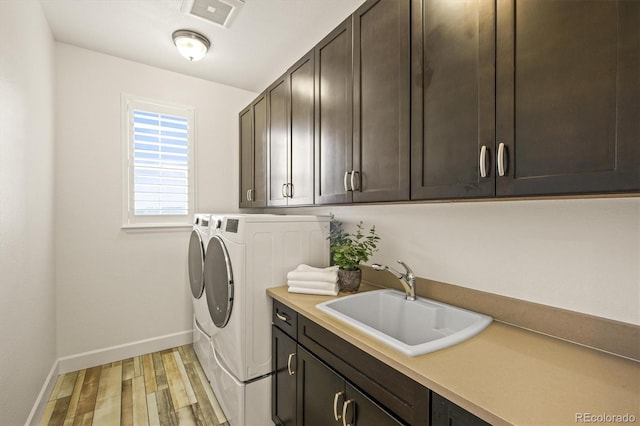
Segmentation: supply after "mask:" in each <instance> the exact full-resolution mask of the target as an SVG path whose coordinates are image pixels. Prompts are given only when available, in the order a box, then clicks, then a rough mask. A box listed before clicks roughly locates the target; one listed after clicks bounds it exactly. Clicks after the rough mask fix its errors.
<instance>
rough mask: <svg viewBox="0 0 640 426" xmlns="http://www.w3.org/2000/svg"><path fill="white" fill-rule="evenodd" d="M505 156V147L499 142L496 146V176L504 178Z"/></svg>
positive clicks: (505, 170)
mask: <svg viewBox="0 0 640 426" xmlns="http://www.w3.org/2000/svg"><path fill="white" fill-rule="evenodd" d="M506 154H507V147H506V146H505V144H504V143H502V142H500V145H498V161H497V163H498V176H504V175H505V174H507V163H506Z"/></svg>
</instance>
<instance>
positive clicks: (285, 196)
mask: <svg viewBox="0 0 640 426" xmlns="http://www.w3.org/2000/svg"><path fill="white" fill-rule="evenodd" d="M286 188H287V184H286V183H283V184H282V191H280V192H281V193H282V198H287V193H286V192H285V191H286Z"/></svg>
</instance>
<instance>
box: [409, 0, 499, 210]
mask: <svg viewBox="0 0 640 426" xmlns="http://www.w3.org/2000/svg"><path fill="white" fill-rule="evenodd" d="M412 7H413V10H412V32H413V34H412V51H413V55H412V56H413V58H412V111H411V112H412V157H411V198H412V199H414V200H422V199H443V198H478V197H487V196H493V195H494V185H495V174H494V172H493V170H492V168H491V164H492V157H493V156H494V144H495V16H496V10H495V2H494V1H491V0H480V1H477V0H476V1H471V0H469V1H450V0H423V1H421V0H414V1H413V4H412Z"/></svg>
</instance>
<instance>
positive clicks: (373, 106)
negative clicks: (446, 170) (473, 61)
mask: <svg viewBox="0 0 640 426" xmlns="http://www.w3.org/2000/svg"><path fill="white" fill-rule="evenodd" d="M410 6H411V0H393V1H389V0H369V1H367V2H366V3H364V4H363V5H362V6H361V7H360V8H359V9H358V10H356V12H355V13H354V14H353V169H352V170H351V171H350V172H348V176H347V179H345V180H346V181H347V183H348V185H349V188H348V189H349V190H350V191H352V192H353V201H354V202H372V201H398V200H408V199H409V180H410V160H409V158H410V141H409V138H410V117H409V115H410V109H411V94H410V75H411V68H410V44H411V41H410V38H411V34H410V27H411V7H410Z"/></svg>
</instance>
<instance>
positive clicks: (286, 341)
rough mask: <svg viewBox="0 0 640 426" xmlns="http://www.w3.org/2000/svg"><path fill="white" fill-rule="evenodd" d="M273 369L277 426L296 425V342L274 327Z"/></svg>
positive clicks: (273, 407) (272, 412)
mask: <svg viewBox="0 0 640 426" xmlns="http://www.w3.org/2000/svg"><path fill="white" fill-rule="evenodd" d="M272 351H273V367H274V368H273V369H274V371H275V374H274V375H273V380H272V382H271V383H272V385H271V386H272V400H271V402H272V404H271V409H272V410H271V414H272V419H273V422H274V423H275V424H277V425H284V426H295V424H296V374H295V373H296V367H295V366H296V361H297V360H296V351H297V349H296V342H295V341H294V340H293V339H292V338H291V337H289V336H287V335H286V334H285V333H284V332H283V331H281V330H280V329H279V328H277V327H275V326H274V327H272Z"/></svg>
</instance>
